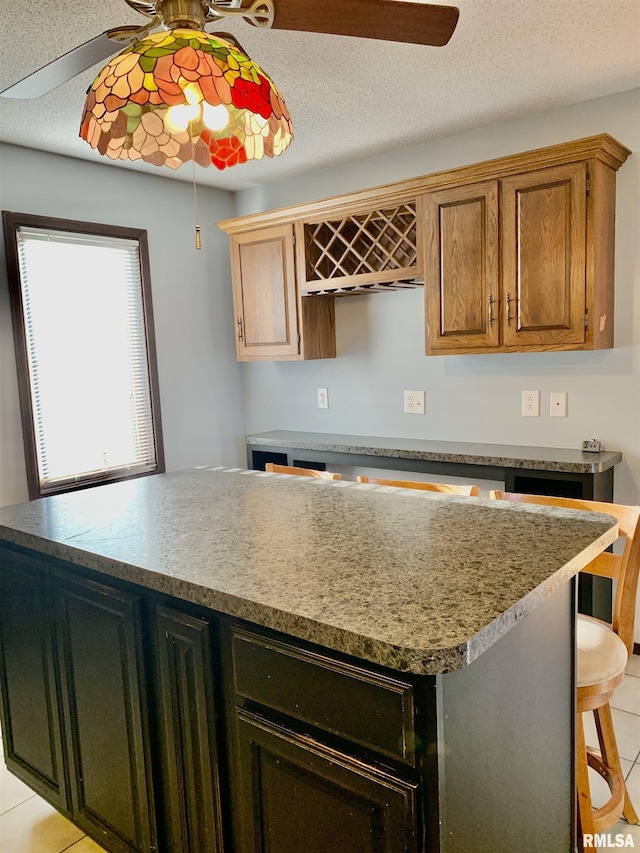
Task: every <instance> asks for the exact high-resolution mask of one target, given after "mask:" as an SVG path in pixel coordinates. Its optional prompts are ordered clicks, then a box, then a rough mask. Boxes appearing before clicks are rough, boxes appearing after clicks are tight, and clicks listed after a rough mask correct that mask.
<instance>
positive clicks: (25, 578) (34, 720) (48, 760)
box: [0, 549, 68, 811]
mask: <svg viewBox="0 0 640 853" xmlns="http://www.w3.org/2000/svg"><path fill="white" fill-rule="evenodd" d="M0 563H1V570H0V602H1V603H2V618H1V619H0V645H1V655H0V696H1V697H2V728H3V736H4V756H5V761H6V763H7V766H8V767H10V769H11V771H12V772H13V773H15V774H16V775H17V776H19V777H20V778H21V779H23V780H24V781H25V782H26V783H27V784H28V785H30V786H31V787H32V788H33V789H34V790H35V791H37V792H38V793H39V794H42V796H43V797H45V798H46V799H47V800H49V802H50V803H51V804H52V805H54V806H55V807H56V808H57V809H60V810H61V811H68V802H67V790H66V780H65V773H64V761H63V755H64V752H63V745H62V738H61V733H60V716H59V710H58V690H57V678H56V671H55V665H54V655H53V644H52V640H51V637H52V627H53V626H52V614H51V607H50V598H49V575H48V571H47V569H46V567H45V566H44V565H43V564H42V563H40V562H39V561H37V560H34V559H32V558H30V557H27V556H23V555H19V554H15V553H13V552H11V551H8V550H4V549H2V550H0Z"/></svg>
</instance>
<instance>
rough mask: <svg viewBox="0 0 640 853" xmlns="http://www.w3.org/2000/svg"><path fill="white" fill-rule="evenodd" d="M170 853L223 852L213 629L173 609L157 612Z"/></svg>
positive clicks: (166, 836)
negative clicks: (214, 697)
mask: <svg viewBox="0 0 640 853" xmlns="http://www.w3.org/2000/svg"><path fill="white" fill-rule="evenodd" d="M155 628H156V647H157V670H158V679H157V682H158V711H159V718H160V724H159V732H160V740H161V749H160V753H161V761H162V780H163V799H164V803H163V812H164V815H163V825H164V841H165V844H166V848H165V849H166V851H167V853H202V851H207V853H222V849H223V848H222V830H221V825H220V814H221V811H220V787H219V781H218V760H217V750H216V739H215V712H214V705H213V686H212V676H213V666H212V661H211V652H210V642H211V639H210V631H211V626H210V623H209V621H208V620H207V619H200V618H195V617H192V616H190V615H188V614H185V613H182V612H180V611H179V610H175V609H174V608H170V607H159V608H157V610H156V614H155Z"/></svg>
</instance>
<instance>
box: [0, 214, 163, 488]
mask: <svg viewBox="0 0 640 853" xmlns="http://www.w3.org/2000/svg"><path fill="white" fill-rule="evenodd" d="M2 217H3V223H4V239H5V250H6V259H7V273H8V283H9V299H10V305H11V318H12V324H13V336H14V344H15V354H16V366H17V373H18V391H19V396H20V412H21V418H22V434H23V440H24V450H25V462H26V470H27V485H28V489H29V498H30V499H31V500H33V499H35V498H38V497H42V496H43V491H42V489H41V486H40V481H39V477H38V464H37V451H36V431H35V427H34V412H33V406H32V400H31V385H30V381H29V369H28V354H27V339H26V334H25V324H24V311H23V303H22V294H21V286H20V270H19V263H18V241H17V229H18V228H19V227H20V226H24V227H35V228H42V229H52V230H56V231H67V232H70V233H76V234H89V235H95V236H100V237H114V238H121V239H127V240H135V241H137V243H138V246H139V259H140V278H141V285H142V303H143V310H144V322H145V336H146V346H147V361H148V370H149V391H150V401H151V419H152V423H153V431H154V438H155V456H156V465H155V468H154V469H153V470H150V471H145V472H144V473H134V474H122V473H121V472H118V473H116V474H114V473H108V472H107V473H105V474H99V475H95V476H92V477H91V478H90V479H86V480H82V481H79V482H75V483H72V484H65V485H61V486H60V487H59V488H56V489H55V490H52V489H47V491H46V494H47V495H49V494H55V493H62V492H70V491H76V490H78V489H84V488H88V487H91V486H97V485H101V484H103V483H107V482H113V481H116V480H127V479H131V478H134V477H140V476H148V475H150V474H159V473H162V472H164V470H165V461H164V443H163V436H162V421H161V416H160V390H159V382H158V365H157V354H156V342H155V332H154V323H153V306H152V300H151V270H150V264H149V246H148V240H147V232H146V231H145V230H144V229H141V228H127V227H122V226H117V225H103V224H100V223H95V222H79V221H75V220H71V219H58V218H54V217H48V216H38V215H33V214H27V213H15V212H13V211H6V210H5V211H3V212H2Z"/></svg>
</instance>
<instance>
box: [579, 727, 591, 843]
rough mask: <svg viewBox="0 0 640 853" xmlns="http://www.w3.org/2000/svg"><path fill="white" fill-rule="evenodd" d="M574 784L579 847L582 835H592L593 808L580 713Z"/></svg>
mask: <svg viewBox="0 0 640 853" xmlns="http://www.w3.org/2000/svg"><path fill="white" fill-rule="evenodd" d="M576 717H577V719H576V786H577V789H578V832H579V833H580V842H581V844H580V849H583V847H582V837H583V836H584V835H586V834H587V833H588V834H590V835H593V834H594V832H595V827H594V823H593V810H592V808H591V786H590V785H589V766H588V764H587V743H586V740H585V737H584V722H583V719H582V714H581V713H578V714H577V715H576Z"/></svg>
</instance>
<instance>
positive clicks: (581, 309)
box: [501, 163, 587, 348]
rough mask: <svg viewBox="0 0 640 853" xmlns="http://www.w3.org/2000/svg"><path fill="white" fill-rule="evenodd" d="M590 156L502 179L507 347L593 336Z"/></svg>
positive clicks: (565, 342)
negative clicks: (589, 333) (588, 250)
mask: <svg viewBox="0 0 640 853" xmlns="http://www.w3.org/2000/svg"><path fill="white" fill-rule="evenodd" d="M586 201H587V167H586V163H570V164H568V165H566V166H558V167H556V168H555V169H540V170H537V171H535V172H529V173H527V174H525V175H514V176H513V177H510V178H505V180H504V181H502V217H501V222H502V235H503V240H502V289H503V327H502V328H503V343H504V346H505V347H536V348H539V347H544V346H562V347H564V346H573V345H576V344H579V345H581V344H584V343H585V341H586V332H587V322H586V265H585V259H586V228H587V218H586Z"/></svg>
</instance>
